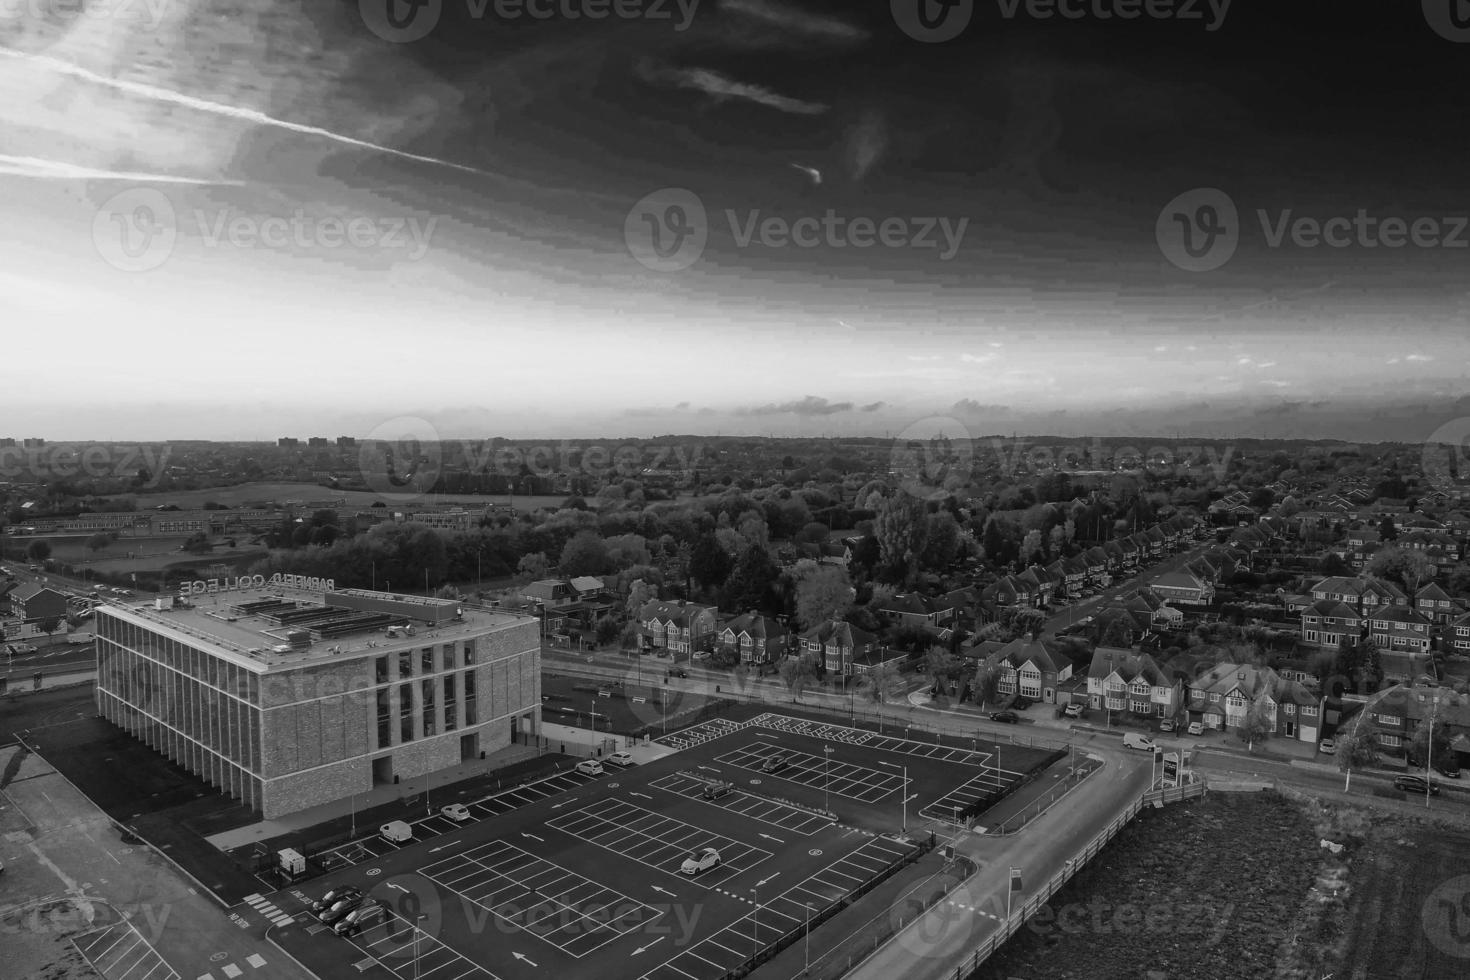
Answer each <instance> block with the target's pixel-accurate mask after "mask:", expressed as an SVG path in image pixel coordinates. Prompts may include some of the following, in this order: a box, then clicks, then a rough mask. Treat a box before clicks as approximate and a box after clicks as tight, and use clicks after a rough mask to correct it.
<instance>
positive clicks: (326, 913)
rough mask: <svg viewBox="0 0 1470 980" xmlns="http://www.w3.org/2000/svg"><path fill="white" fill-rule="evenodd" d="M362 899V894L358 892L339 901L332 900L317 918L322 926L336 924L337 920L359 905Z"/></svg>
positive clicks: (343, 917) (345, 916)
mask: <svg viewBox="0 0 1470 980" xmlns="http://www.w3.org/2000/svg"><path fill="white" fill-rule="evenodd" d="M363 901H364V899H363V896H362V895H360V894H359V895H352V896H349V897H347V898H344V899H341V900H339V901H336V902H333V903H332V904H331V905H329V906H328V907H327V908H326V909H324V910H323V911H322V913H321V915H320V916H318V918H320V919H321V921H322V925H324V926H333V925H336V924H337V923H338V922H341V921H342V920H343V919H345V918H347V916H348V914H349V913H350V912H351V911H352V910H353V909H355V908H357V907H358V906H359V905H361V904H362V903H363Z"/></svg>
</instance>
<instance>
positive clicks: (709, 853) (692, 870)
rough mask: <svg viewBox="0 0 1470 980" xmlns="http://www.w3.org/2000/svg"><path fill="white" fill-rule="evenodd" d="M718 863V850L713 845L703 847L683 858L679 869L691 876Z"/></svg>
mask: <svg viewBox="0 0 1470 980" xmlns="http://www.w3.org/2000/svg"><path fill="white" fill-rule="evenodd" d="M719 863H720V852H719V851H717V850H715V849H714V848H713V847H705V848H701V849H700V850H697V851H695V852H693V853H692V854H690V855H689V856H688V857H687V858H685V859H684V863H683V864H682V865H680V866H679V870H680V871H682V872H683V873H684V874H686V875H689V876H690V877H693V876H694V875H697V874H699V873H700V872H701V871H708V870H709V869H710V868H713V867H716V866H717V865H719Z"/></svg>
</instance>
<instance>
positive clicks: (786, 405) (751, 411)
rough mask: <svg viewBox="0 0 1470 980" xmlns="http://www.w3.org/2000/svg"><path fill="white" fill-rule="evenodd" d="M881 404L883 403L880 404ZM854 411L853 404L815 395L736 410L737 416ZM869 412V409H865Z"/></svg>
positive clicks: (802, 414)
mask: <svg viewBox="0 0 1470 980" xmlns="http://www.w3.org/2000/svg"><path fill="white" fill-rule="evenodd" d="M879 404H881V403H879ZM852 409H853V403H852V402H829V401H828V400H827V399H825V398H818V397H816V396H815V395H807V396H806V397H805V398H802V399H799V400H797V401H789V402H779V403H772V404H768V405H759V406H756V407H754V408H741V409H736V411H735V414H736V415H801V416H808V417H810V416H821V415H837V414H839V413H841V412H850V411H852ZM864 411H868V409H864Z"/></svg>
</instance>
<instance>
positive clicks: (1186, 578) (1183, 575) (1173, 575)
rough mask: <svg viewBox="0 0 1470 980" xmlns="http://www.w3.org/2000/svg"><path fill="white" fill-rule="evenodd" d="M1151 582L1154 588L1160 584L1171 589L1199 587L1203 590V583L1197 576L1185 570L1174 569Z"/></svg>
mask: <svg viewBox="0 0 1470 980" xmlns="http://www.w3.org/2000/svg"><path fill="white" fill-rule="evenodd" d="M1153 584H1154V587H1155V588H1157V587H1158V586H1160V585H1162V586H1164V587H1165V588H1171V589H1199V590H1201V591H1203V590H1204V588H1205V583H1204V582H1203V581H1201V580H1200V578H1199V576H1197V575H1195V574H1193V573H1192V572H1185V571H1174V572H1168V573H1166V574H1164V575H1160V576H1159V577H1158V578H1156V579H1154V582H1153Z"/></svg>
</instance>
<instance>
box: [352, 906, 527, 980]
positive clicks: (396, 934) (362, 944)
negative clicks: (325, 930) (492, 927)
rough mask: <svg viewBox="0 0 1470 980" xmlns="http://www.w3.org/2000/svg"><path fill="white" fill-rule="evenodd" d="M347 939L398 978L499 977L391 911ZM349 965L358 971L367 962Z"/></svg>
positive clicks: (467, 979) (474, 979)
mask: <svg viewBox="0 0 1470 980" xmlns="http://www.w3.org/2000/svg"><path fill="white" fill-rule="evenodd" d="M349 941H350V942H351V943H352V945H354V946H355V947H357V949H358V950H360V951H361V952H362V953H364V954H366V955H365V957H364V958H363V959H368V960H372V961H376V962H377V964H378V965H379V966H381V967H383V968H384V969H386V970H387V971H389V972H390V973H392V974H393V975H394V976H397V977H401V978H402V980H500V978H499V977H497V976H496V975H495V974H493V973H491V972H490V971H489V970H487V969H485V968H484V967H482V966H479V965H478V964H476V963H472V962H470V960H468V959H466V958H465V957H463V956H461V955H460V954H459V953H458V952H456V951H455V950H454V949H453V948H451V947H449V946H446V945H445V944H444V943H442V942H440V941H439V940H438V938H437V937H435V936H431V935H429V933H427V932H425V931H424V930H422V929H420V928H418V927H417V926H416V925H414V924H413V923H411V922H409V921H408V920H407V919H404V918H403V917H402V916H400V915H398V914H397V913H395V912H389V913H388V914H387V916H385V917H384V919H383V921H382V922H381V923H379V924H378V925H375V926H372V927H370V928H367V929H364V930H363V931H362V932H360V933H358V934H357V935H356V936H353V937H352V938H351V939H350V940H349ZM353 965H354V966H355V967H356V968H357V972H358V973H361V972H362V971H363V969H364V968H365V967H366V966H370V965H371V964H370V963H364V962H363V960H358V961H357V962H355V963H354V964H353Z"/></svg>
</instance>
